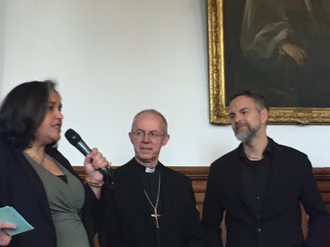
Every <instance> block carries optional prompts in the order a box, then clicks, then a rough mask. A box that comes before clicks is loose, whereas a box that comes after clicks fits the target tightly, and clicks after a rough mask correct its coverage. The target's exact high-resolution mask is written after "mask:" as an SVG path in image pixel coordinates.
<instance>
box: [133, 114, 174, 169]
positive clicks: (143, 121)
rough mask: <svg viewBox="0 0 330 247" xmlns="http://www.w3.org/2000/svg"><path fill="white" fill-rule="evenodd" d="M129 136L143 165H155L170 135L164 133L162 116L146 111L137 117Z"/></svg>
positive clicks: (136, 156)
mask: <svg viewBox="0 0 330 247" xmlns="http://www.w3.org/2000/svg"><path fill="white" fill-rule="evenodd" d="M129 138H130V140H131V143H132V144H133V146H134V152H135V159H136V160H137V161H138V162H139V163H140V164H141V165H143V166H146V167H155V166H156V165H157V163H158V158H159V153H160V150H161V148H162V147H163V146H165V145H166V143H167V142H168V140H169V138H170V136H169V135H168V134H166V133H164V131H163V123H162V119H161V117H160V116H158V115H157V114H155V113H150V112H145V113H142V114H140V115H139V116H137V117H136V119H135V122H134V124H133V128H132V132H130V133H129Z"/></svg>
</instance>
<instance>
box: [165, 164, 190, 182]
mask: <svg viewBox="0 0 330 247" xmlns="http://www.w3.org/2000/svg"><path fill="white" fill-rule="evenodd" d="M161 171H162V173H163V174H165V175H167V176H171V178H174V179H178V180H182V181H187V182H189V181H190V178H188V177H187V176H185V175H184V174H182V173H181V172H178V171H175V170H173V169H172V168H170V167H167V166H164V165H163V164H161Z"/></svg>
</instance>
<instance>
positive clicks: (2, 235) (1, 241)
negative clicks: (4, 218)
mask: <svg viewBox="0 0 330 247" xmlns="http://www.w3.org/2000/svg"><path fill="white" fill-rule="evenodd" d="M5 229H13V230H14V229H16V226H15V225H14V224H11V223H6V222H0V246H7V245H8V244H9V243H10V241H11V236H10V235H9V234H8V233H7V232H6V231H5Z"/></svg>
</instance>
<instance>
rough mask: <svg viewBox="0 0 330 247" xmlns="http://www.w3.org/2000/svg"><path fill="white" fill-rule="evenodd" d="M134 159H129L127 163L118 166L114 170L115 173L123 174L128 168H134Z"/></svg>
mask: <svg viewBox="0 0 330 247" xmlns="http://www.w3.org/2000/svg"><path fill="white" fill-rule="evenodd" d="M132 161H133V159H132V160H130V161H128V162H127V163H126V164H123V165H121V166H118V167H117V168H116V169H115V171H114V174H115V175H118V174H122V173H126V172H127V171H128V170H130V169H132V168H133V166H132Z"/></svg>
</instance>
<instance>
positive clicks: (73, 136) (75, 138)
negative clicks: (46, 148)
mask: <svg viewBox="0 0 330 247" xmlns="http://www.w3.org/2000/svg"><path fill="white" fill-rule="evenodd" d="M65 138H66V139H67V140H68V141H69V142H70V143H71V144H72V145H73V146H76V145H77V143H78V142H80V141H82V139H81V137H80V135H78V133H77V132H76V131H74V130H73V129H68V130H67V131H66V132H65Z"/></svg>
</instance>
